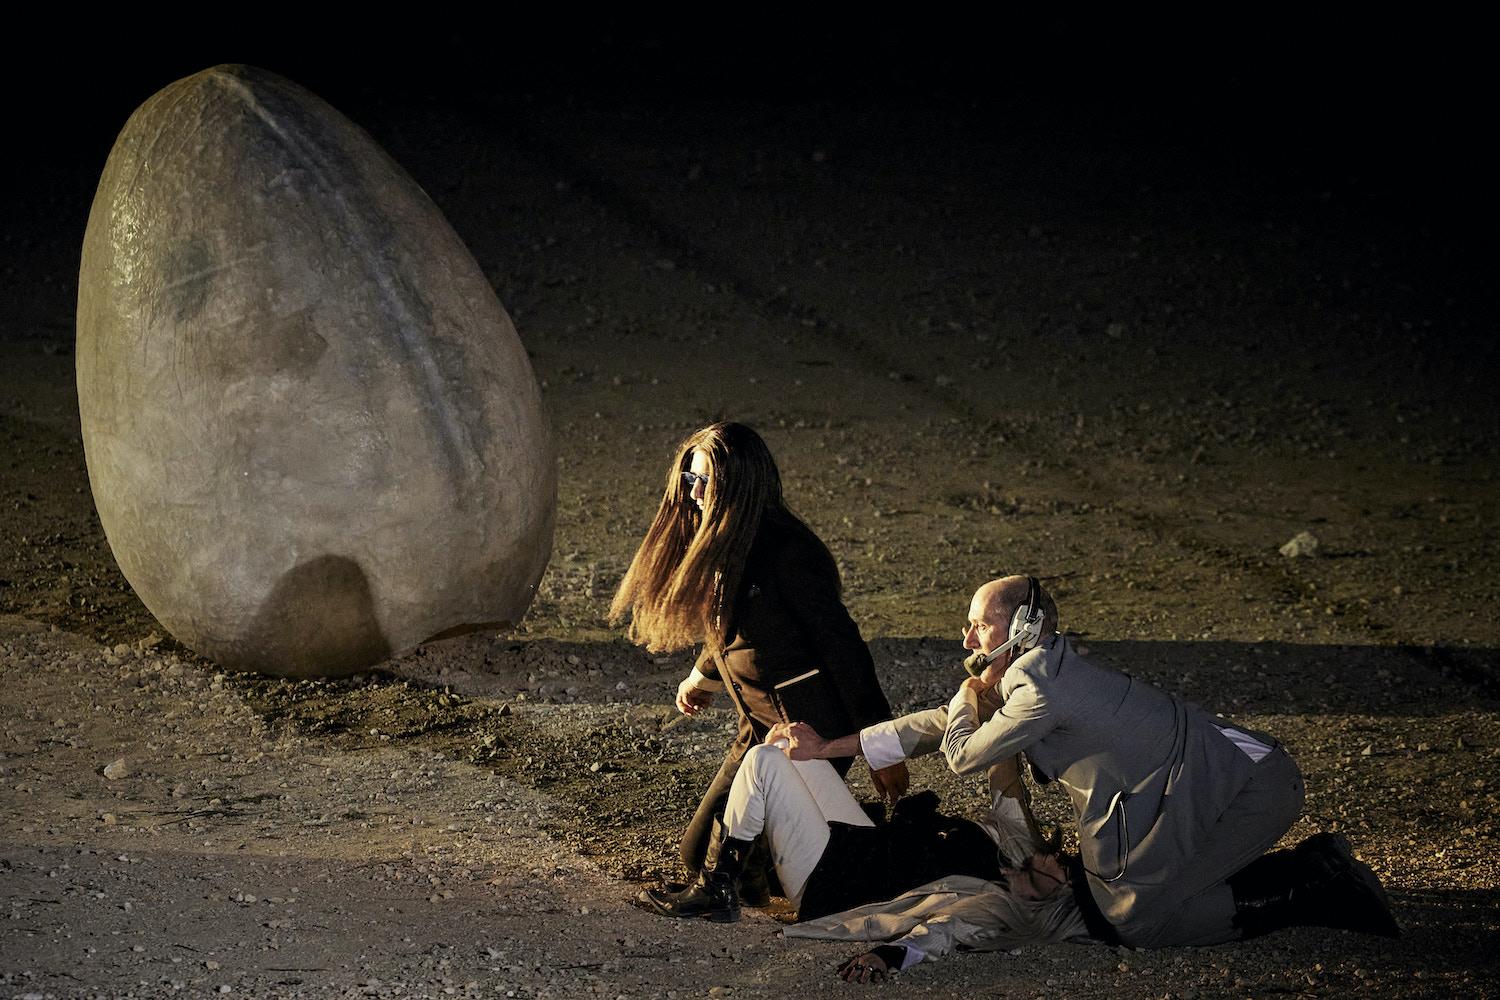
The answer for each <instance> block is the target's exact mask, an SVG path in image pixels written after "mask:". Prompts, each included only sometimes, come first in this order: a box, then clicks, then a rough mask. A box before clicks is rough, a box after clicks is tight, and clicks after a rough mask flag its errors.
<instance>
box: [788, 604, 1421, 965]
mask: <svg viewBox="0 0 1500 1000" xmlns="http://www.w3.org/2000/svg"><path fill="white" fill-rule="evenodd" d="M964 646H965V648H967V649H970V650H972V651H973V655H972V656H971V657H970V658H969V660H968V661H967V662H966V663H965V666H966V667H967V668H968V669H969V672H970V673H971V675H973V676H971V677H969V678H968V679H967V680H965V681H964V682H963V684H962V686H961V687H960V688H959V690H958V693H957V694H955V695H954V696H953V699H952V700H951V701H950V702H949V703H948V704H947V705H946V706H943V707H940V708H935V709H931V710H929V711H925V712H917V713H914V714H912V715H907V716H903V717H902V718H899V719H894V720H891V721H889V722H881V723H878V724H876V725H873V726H870V727H868V728H866V729H864V730H862V731H861V732H859V733H857V734H853V735H850V736H847V737H844V738H842V739H839V740H824V739H823V738H822V737H821V736H820V735H819V734H817V733H816V732H814V731H813V730H812V729H811V728H810V727H807V726H796V727H793V728H792V732H791V737H792V747H791V749H790V751H789V752H790V754H791V755H792V756H793V758H794V759H806V758H817V757H839V756H847V755H850V754H852V753H855V752H858V753H862V754H863V755H864V757H865V759H866V761H867V763H868V764H869V766H870V767H871V768H883V767H887V766H889V765H891V764H893V763H895V762H897V761H900V760H904V759H906V758H908V757H914V756H917V755H919V754H923V753H930V752H935V751H938V750H941V751H942V753H943V755H944V757H946V758H947V761H948V765H949V766H950V767H951V768H952V769H953V770H954V771H955V772H957V773H959V774H983V773H985V771H986V770H987V769H988V768H989V767H990V766H992V765H994V764H996V763H997V762H999V761H1002V760H1005V759H1006V758H1009V757H1012V756H1014V755H1015V754H1016V753H1018V752H1020V753H1024V754H1025V755H1026V757H1027V758H1028V759H1029V760H1030V762H1031V768H1032V772H1033V774H1034V775H1036V776H1037V778H1038V780H1056V781H1057V782H1058V783H1059V784H1061V785H1062V786H1063V787H1064V788H1065V789H1067V792H1068V795H1069V797H1070V798H1071V800H1072V804H1073V810H1074V815H1075V818H1076V819H1077V822H1078V841H1079V858H1078V859H1077V860H1076V862H1075V864H1076V865H1077V866H1078V867H1079V868H1080V869H1081V870H1079V871H1076V872H1075V873H1074V875H1075V879H1074V884H1075V885H1077V886H1079V887H1080V891H1079V892H1078V896H1079V897H1080V898H1079V902H1080V904H1081V905H1082V906H1083V907H1084V909H1085V915H1086V916H1091V917H1092V919H1091V920H1090V928H1089V930H1090V932H1091V933H1093V934H1094V935H1095V936H1096V937H1102V938H1104V939H1106V940H1113V941H1117V942H1119V943H1122V944H1128V945H1131V946H1134V947H1166V946H1171V945H1203V944H1215V943H1218V942H1222V941H1230V940H1234V939H1236V938H1241V937H1250V936H1254V935H1256V934H1262V933H1265V932H1267V931H1270V930H1274V929H1277V928H1280V927H1287V926H1292V925H1301V924H1306V925H1317V926H1326V927H1342V928H1348V929H1351V930H1359V931H1365V932H1367V933H1376V934H1385V935H1389V936H1394V935H1396V934H1397V933H1399V931H1398V929H1397V927H1396V923H1395V921H1394V920H1393V919H1392V917H1391V915H1390V911H1389V909H1388V907H1387V903H1386V899H1385V893H1384V891H1383V890H1382V889H1381V887H1380V881H1379V879H1378V878H1376V876H1375V874H1374V872H1372V871H1371V870H1370V869H1369V868H1368V867H1366V866H1365V865H1363V864H1362V863H1360V862H1359V861H1357V860H1355V858H1354V856H1353V855H1352V854H1351V853H1350V851H1349V846H1348V843H1347V842H1346V841H1345V840H1344V838H1343V837H1341V836H1338V835H1334V834H1326V833H1324V834H1317V835H1316V836H1313V837H1309V838H1308V839H1307V840H1305V841H1303V842H1302V843H1301V844H1298V845H1297V846H1296V847H1295V848H1293V849H1291V850H1285V851H1276V852H1274V853H1271V854H1266V853H1265V852H1266V851H1268V850H1269V849H1270V848H1271V847H1273V846H1274V845H1275V844H1276V842H1277V841H1278V840H1279V839H1280V838H1281V836H1282V835H1283V834H1285V833H1286V831H1287V830H1288V829H1290V827H1291V825H1292V823H1293V822H1294V821H1295V820H1296V819H1297V816H1298V815H1299V814H1300V812H1301V810H1302V798H1303V788H1302V776H1301V774H1300V773H1299V772H1298V770H1297V765H1296V764H1295V763H1294V762H1293V761H1292V759H1291V757H1290V756H1289V755H1288V754H1287V752H1286V751H1285V749H1283V748H1282V746H1281V745H1280V744H1279V743H1278V742H1277V741H1276V740H1275V739H1274V738H1272V737H1271V736H1268V735H1266V734H1265V733H1260V732H1256V731H1254V730H1251V729H1247V728H1245V727H1243V726H1238V725H1235V724H1234V723H1232V722H1230V721H1229V720H1227V719H1224V718H1222V717H1220V716H1215V715H1211V714H1209V713H1208V712H1205V711H1204V710H1203V709H1201V708H1199V707H1198V706H1197V705H1194V704H1192V703H1190V702H1187V701H1184V700H1183V699H1181V698H1179V697H1177V696H1176V695H1173V694H1169V693H1167V692H1164V691H1161V690H1159V689H1157V688H1154V687H1152V686H1151V685H1149V684H1146V683H1144V682H1142V681H1139V680H1136V679H1134V678H1132V677H1130V676H1129V675H1127V674H1122V673H1120V672H1118V671H1116V670H1111V669H1107V668H1104V667H1100V666H1097V665H1095V664H1093V663H1090V662H1089V661H1088V660H1085V659H1084V658H1083V657H1081V656H1080V655H1079V654H1078V652H1077V651H1076V650H1075V649H1074V647H1073V645H1072V644H1071V643H1070V642H1069V641H1068V640H1067V639H1066V638H1065V637H1063V636H1062V635H1060V634H1059V633H1058V631H1057V608H1056V605H1055V604H1054V603H1053V600H1052V598H1051V597H1050V596H1049V595H1048V594H1047V592H1046V591H1045V590H1043V589H1042V587H1041V586H1040V585H1039V584H1038V583H1037V581H1036V579H1035V578H1034V577H1024V576H1012V577H1006V578H1004V579H1000V580H994V581H991V582H990V583H987V584H985V585H984V586H983V587H980V588H979V590H978V591H977V592H975V594H974V598H973V601H972V602H971V603H970V606H969V622H968V624H967V626H965V628H964ZM1263 855H1264V856H1263ZM1083 887H1086V889H1087V891H1086V892H1085V891H1082V889H1083ZM1089 911H1092V912H1091V913H1090V912H1089Z"/></svg>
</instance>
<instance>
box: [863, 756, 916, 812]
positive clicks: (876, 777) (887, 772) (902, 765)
mask: <svg viewBox="0 0 1500 1000" xmlns="http://www.w3.org/2000/svg"><path fill="white" fill-rule="evenodd" d="M870 782H871V784H873V785H874V786H875V791H877V792H879V793H880V797H881V798H882V799H885V800H886V801H887V802H889V803H891V804H892V805H895V804H896V800H897V799H899V798H901V796H903V795H905V794H906V789H907V788H908V787H910V785H911V775H909V774H908V773H907V771H906V761H904V760H898V761H896V763H894V764H892V765H891V766H890V767H882V768H881V769H880V770H878V771H877V770H876V769H875V768H873V767H872V768H871V769H870Z"/></svg>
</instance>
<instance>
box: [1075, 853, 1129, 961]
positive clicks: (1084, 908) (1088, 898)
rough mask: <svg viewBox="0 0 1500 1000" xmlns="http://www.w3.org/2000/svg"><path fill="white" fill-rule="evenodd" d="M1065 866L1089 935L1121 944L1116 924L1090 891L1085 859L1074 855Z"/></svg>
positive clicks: (1106, 941) (1110, 942) (1105, 941)
mask: <svg viewBox="0 0 1500 1000" xmlns="http://www.w3.org/2000/svg"><path fill="white" fill-rule="evenodd" d="M1063 867H1064V868H1065V869H1066V870H1067V872H1068V888H1069V889H1072V890H1073V900H1074V901H1075V902H1076V903H1077V904H1078V912H1079V913H1081V914H1082V915H1083V925H1084V926H1085V927H1087V928H1088V929H1089V937H1091V938H1097V939H1098V940H1100V941H1103V942H1104V943H1106V944H1119V943H1120V935H1118V934H1116V933H1115V928H1114V925H1113V924H1111V923H1110V922H1109V921H1108V920H1105V919H1104V914H1103V913H1101V912H1099V904H1098V902H1096V901H1095V899H1094V895H1093V893H1091V892H1089V880H1088V878H1087V877H1086V876H1085V875H1084V873H1083V859H1082V858H1080V857H1078V856H1077V855H1074V856H1073V857H1071V858H1068V860H1067V863H1066V864H1064V865H1063Z"/></svg>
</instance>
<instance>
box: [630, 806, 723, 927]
mask: <svg viewBox="0 0 1500 1000" xmlns="http://www.w3.org/2000/svg"><path fill="white" fill-rule="evenodd" d="M750 845H751V842H750V841H748V840H740V839H738V838H735V837H731V836H729V834H728V833H726V832H725V830H724V824H723V822H722V821H720V820H718V819H715V820H714V830H713V836H712V837H710V838H709V842H708V855H707V856H706V857H705V858H704V859H703V871H701V872H700V873H699V874H698V881H696V882H694V883H693V884H692V885H690V886H688V887H687V888H686V889H683V890H682V891H681V892H665V891H663V890H661V889H645V890H643V891H642V892H641V894H640V896H639V897H637V898H638V899H639V900H640V902H641V903H642V904H643V905H645V907H646V908H647V909H649V910H652V911H654V912H656V913H660V914H661V915H662V916H664V917H702V918H703V919H704V920H712V921H713V922H714V923H716V924H732V923H734V922H735V921H737V920H739V919H740V897H739V892H738V891H737V889H736V886H737V885H738V884H739V880H740V875H741V873H742V872H743V871H744V870H745V861H746V859H747V858H748V857H749V856H750Z"/></svg>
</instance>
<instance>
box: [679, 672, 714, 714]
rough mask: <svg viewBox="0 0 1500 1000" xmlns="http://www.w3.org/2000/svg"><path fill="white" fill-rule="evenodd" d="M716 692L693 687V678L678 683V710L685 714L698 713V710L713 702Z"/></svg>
mask: <svg viewBox="0 0 1500 1000" xmlns="http://www.w3.org/2000/svg"><path fill="white" fill-rule="evenodd" d="M713 700H714V693H713V692H712V691H704V690H701V689H700V688H695V687H693V682H692V680H691V679H686V680H684V681H683V682H682V683H681V684H679V685H677V711H679V712H681V713H682V714H683V715H697V714H698V710H699V709H701V708H707V707H708V706H709V705H711V704H713Z"/></svg>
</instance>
